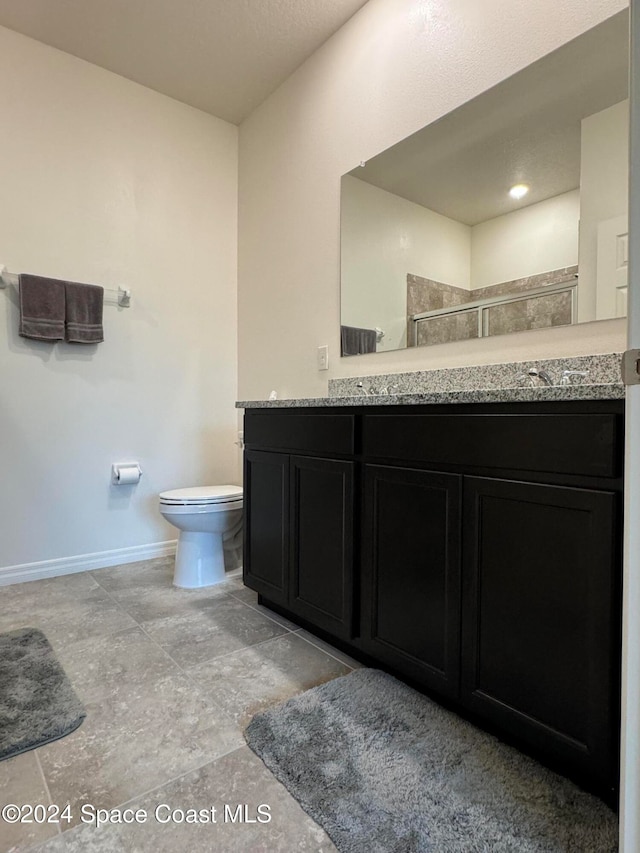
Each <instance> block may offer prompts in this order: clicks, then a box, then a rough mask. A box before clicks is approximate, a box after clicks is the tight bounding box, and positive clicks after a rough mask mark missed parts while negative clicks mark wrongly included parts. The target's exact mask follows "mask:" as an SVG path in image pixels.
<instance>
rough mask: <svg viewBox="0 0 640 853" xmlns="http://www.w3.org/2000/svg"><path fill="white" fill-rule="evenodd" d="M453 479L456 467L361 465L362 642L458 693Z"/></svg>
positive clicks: (410, 672)
mask: <svg viewBox="0 0 640 853" xmlns="http://www.w3.org/2000/svg"><path fill="white" fill-rule="evenodd" d="M460 482H461V477H459V476H458V475H455V474H440V473H434V472H431V471H418V470H412V469H408V468H392V467H389V466H377V465H366V466H365V472H364V484H365V485H364V501H365V511H364V528H363V532H364V536H363V563H362V569H363V570H362V647H363V649H364V650H365V651H366V652H368V653H369V654H371V655H373V656H374V657H376V658H378V659H379V660H380V661H383V662H384V663H387V664H389V665H390V666H393V667H395V668H396V669H397V670H398V671H399V672H402V673H403V674H405V675H407V676H409V677H410V678H412V679H416V680H418V681H420V682H421V683H423V684H425V685H426V686H428V687H431V688H434V689H436V690H438V691H439V692H441V693H443V694H446V695H449V696H457V694H458V680H459V663H458V661H459V652H460V510H459V504H460Z"/></svg>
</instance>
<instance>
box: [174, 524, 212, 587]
mask: <svg viewBox="0 0 640 853" xmlns="http://www.w3.org/2000/svg"><path fill="white" fill-rule="evenodd" d="M224 579H225V569H224V550H223V548H222V534H220V533H201V532H195V531H193V530H181V531H180V536H179V537H178V548H177V550H176V567H175V571H174V574H173V585H174V586H179V587H181V588H183V589H199V588H200V587H203V586H213V584H216V583H221V581H223V580H224Z"/></svg>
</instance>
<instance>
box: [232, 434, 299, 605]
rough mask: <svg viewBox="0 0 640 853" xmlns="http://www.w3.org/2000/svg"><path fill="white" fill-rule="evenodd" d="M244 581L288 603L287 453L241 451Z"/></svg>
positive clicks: (269, 597)
mask: <svg viewBox="0 0 640 853" xmlns="http://www.w3.org/2000/svg"><path fill="white" fill-rule="evenodd" d="M244 492H245V500H244V555H243V556H244V582H245V583H246V585H247V586H249V587H251V589H255V590H256V592H259V593H260V594H261V595H264V596H265V597H266V598H268V599H269V600H270V601H273V602H274V603H276V604H281V605H282V606H283V607H286V606H287V604H288V596H289V589H288V582H289V578H288V574H287V569H288V565H289V546H288V540H289V457H288V456H287V455H285V454H282V453H264V452H262V451H258V450H246V451H245V454H244Z"/></svg>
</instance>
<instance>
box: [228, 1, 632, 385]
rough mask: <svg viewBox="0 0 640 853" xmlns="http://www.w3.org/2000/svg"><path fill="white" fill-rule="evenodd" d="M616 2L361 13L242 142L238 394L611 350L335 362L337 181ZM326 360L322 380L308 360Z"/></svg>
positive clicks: (615, 343)
mask: <svg viewBox="0 0 640 853" xmlns="http://www.w3.org/2000/svg"><path fill="white" fill-rule="evenodd" d="M625 6H626V3H625V2H623V0H591V2H589V3H584V2H582V0H569V1H568V2H564V3H561V4H558V3H557V2H555V0H538V2H536V3H531V2H530V0H483V2H482V3H478V2H477V0H431V2H429V3H425V2H423V0H369V2H368V3H367V4H366V6H364V7H363V8H362V9H361V10H360V12H358V13H357V14H356V15H355V16H354V17H353V18H352V19H351V20H350V21H348V22H347V24H346V25H345V26H344V27H342V28H341V29H340V30H339V31H338V32H337V33H336V34H335V35H334V36H333V37H332V38H331V39H329V41H328V42H326V43H325V44H324V45H323V47H322V48H320V50H318V51H317V52H316V53H315V54H314V55H313V56H312V57H311V58H310V59H309V60H308V61H307V62H305V63H304V64H303V65H302V66H301V67H300V68H299V69H298V70H297V71H296V72H295V73H294V74H293V75H292V76H291V77H289V79H288V80H286V81H285V82H284V83H283V84H282V85H281V86H280V87H279V88H278V89H277V90H276V92H274V93H273V95H271V97H270V98H268V99H267V101H265V102H264V103H263V104H262V105H261V106H260V107H258V108H257V109H256V110H255V111H254V112H253V113H252V115H251V116H250V117H249V118H248V119H247V120H246V121H245V122H244V123H243V124H242V126H241V128H240V191H239V214H240V237H239V312H240V313H239V321H240V322H239V389H240V390H239V394H240V397H241V398H244V399H249V398H262V397H265V396H266V395H267V394H268V393H269V390H270V389H272V388H276V389H277V390H278V391H279V392H280V394H281V396H286V395H293V396H314V395H318V394H323V393H326V388H327V386H326V382H327V379H328V378H330V377H331V376H343V375H356V374H363V373H364V374H366V373H383V372H390V371H394V370H407V369H409V370H410V369H414V370H415V369H421V368H425V367H442V366H458V365H461V364H462V365H467V364H479V363H490V362H497V361H501V360H503V359H505V358H506V359H512V358H514V359H518V358H531V359H534V358H537V357H542V356H545V357H553V356H560V355H571V354H576V355H577V354H581V353H589V352H611V351H614V350H616V349H619V348H620V347H623V346H624V340H625V329H624V323H623V322H622V321H606V322H603V323H599V324H595V325H591V324H588V325H584V326H576V327H575V328H571V329H566V328H563V329H562V330H561V331H558V330H555V329H552V330H540V331H534V332H527V333H526V334H525V333H520V334H519V335H513V336H511V335H505V336H504V337H500V338H489V339H484V340H481V341H470V342H467V343H465V345H461V344H459V343H456V344H445V345H442V346H438V347H428V348H419V347H415V348H412V349H411V350H409V351H406V350H403V351H398V352H394V353H385V354H377V355H363V356H354V357H352V358H346V359H340V358H339V357H338V353H339V326H340V287H339V281H340V248H339V240H340V176H341V175H343V174H345V173H346V172H349V171H350V170H351V169H353V168H354V167H355V166H356V165H357V164H358V163H359V162H360V161H362V160H368V159H370V158H371V157H372V156H374V155H375V154H377V153H379V152H380V151H382V150H384V149H386V148H388V147H389V146H390V145H393V144H394V143H396V142H398V141H399V140H400V139H402V138H404V137H405V136H408V135H409V134H410V133H413V132H415V131H416V130H418V129H419V128H421V127H423V126H424V125H425V124H428V123H429V122H431V121H434V120H435V119H437V118H438V117H440V116H442V115H444V114H445V113H448V112H450V111H451V110H452V109H455V108H456V107H457V106H459V105H460V104H462V103H464V102H466V101H467V100H469V99H470V98H472V97H474V96H475V95H477V94H479V93H480V92H481V91H484V90H485V89H487V88H489V87H490V86H492V85H494V84H495V83H498V82H499V81H500V80H502V79H504V78H505V77H507V76H509V75H511V74H513V73H514V72H516V71H518V70H519V69H520V68H523V67H524V66H526V65H528V64H529V63H531V62H532V61H534V60H535V59H538V58H539V57H541V56H543V55H544V54H546V53H548V52H549V51H551V50H553V49H554V48H556V47H559V46H560V45H561V44H563V43H564V42H566V41H568V40H569V39H571V38H573V37H575V36H577V35H579V34H580V33H582V32H584V31H585V30H586V29H589V28H590V27H592V26H595V25H596V24H597V23H599V22H600V21H602V20H604V19H605V18H607V17H609V16H610V15H613V14H614V13H616V12H617V11H619V10H620V9H623V8H625ZM324 343H328V344H329V346H330V369H329V371H326V372H323V373H320V372H318V371H317V369H316V347H317V346H318V345H319V344H324Z"/></svg>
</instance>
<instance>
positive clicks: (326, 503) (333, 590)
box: [289, 456, 354, 639]
mask: <svg viewBox="0 0 640 853" xmlns="http://www.w3.org/2000/svg"><path fill="white" fill-rule="evenodd" d="M289 464H290V472H291V476H290V482H291V498H290V513H291V515H290V517H291V552H290V570H289V571H290V574H289V608H290V610H291V611H292V612H293V613H295V614H297V615H299V616H302V617H303V618H304V619H307V620H309V621H311V622H313V623H314V625H317V626H318V628H322V629H323V630H325V631H329V632H330V633H331V634H333V635H334V636H336V637H342V638H343V639H349V638H350V637H351V634H352V590H353V547H354V535H353V476H354V473H353V472H354V463H353V462H343V461H340V460H334V459H315V458H313V457H305V456H292V457H291V459H290V463H289Z"/></svg>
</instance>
